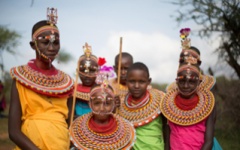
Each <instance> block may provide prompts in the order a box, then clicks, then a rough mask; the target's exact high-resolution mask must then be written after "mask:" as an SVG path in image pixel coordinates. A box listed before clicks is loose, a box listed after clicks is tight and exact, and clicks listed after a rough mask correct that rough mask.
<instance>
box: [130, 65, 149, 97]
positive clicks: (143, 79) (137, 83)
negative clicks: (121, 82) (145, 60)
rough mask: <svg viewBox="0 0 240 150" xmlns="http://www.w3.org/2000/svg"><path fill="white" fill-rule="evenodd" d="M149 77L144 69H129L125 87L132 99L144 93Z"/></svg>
mask: <svg viewBox="0 0 240 150" xmlns="http://www.w3.org/2000/svg"><path fill="white" fill-rule="evenodd" d="M150 83H151V79H150V78H149V77H148V75H147V72H145V71H144V70H131V72H129V73H128V76H127V87H128V90H129V92H130V93H131V95H132V97H133V98H134V99H140V98H142V97H143V96H144V94H145V93H146V90H147V87H148V85H149V84H150Z"/></svg>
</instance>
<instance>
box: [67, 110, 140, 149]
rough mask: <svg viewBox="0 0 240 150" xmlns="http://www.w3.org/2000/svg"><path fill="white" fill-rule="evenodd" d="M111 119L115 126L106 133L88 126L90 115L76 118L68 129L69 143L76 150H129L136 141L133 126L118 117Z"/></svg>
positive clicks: (114, 116)
mask: <svg viewBox="0 0 240 150" xmlns="http://www.w3.org/2000/svg"><path fill="white" fill-rule="evenodd" d="M112 117H113V119H114V120H113V121H115V122H113V123H114V124H115V126H113V125H112V126H111V125H110V126H109V128H110V129H107V130H106V133H105V132H103V131H104V130H102V131H101V132H100V131H97V129H98V128H97V127H96V126H95V127H94V128H93V125H90V124H91V122H92V120H91V119H92V113H89V114H86V115H83V116H81V117H78V118H77V119H76V120H75V121H74V122H73V124H72V125H71V127H70V139H71V141H72V142H73V143H74V145H75V146H76V147H77V148H78V149H130V148H131V147H132V146H133V143H134V141H135V139H136V135H135V129H134V127H133V125H131V124H130V123H129V122H127V121H126V120H124V119H123V118H121V117H119V116H118V115H113V116H112ZM99 128H100V127H99ZM98 130H99V129H98Z"/></svg>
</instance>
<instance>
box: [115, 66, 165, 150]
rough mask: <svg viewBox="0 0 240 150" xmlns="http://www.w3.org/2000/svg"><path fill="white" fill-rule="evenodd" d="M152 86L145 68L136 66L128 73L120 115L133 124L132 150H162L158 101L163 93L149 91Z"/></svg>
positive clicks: (161, 128)
mask: <svg viewBox="0 0 240 150" xmlns="http://www.w3.org/2000/svg"><path fill="white" fill-rule="evenodd" d="M150 83H151V78H149V71H148V68H147V66H146V65H145V64H143V63H140V62H136V63H134V64H133V65H132V66H130V68H129V69H128V71H127V86H128V89H129V93H128V94H127V95H126V97H125V100H124V103H122V105H121V106H120V108H119V112H118V113H119V115H120V116H122V117H123V118H125V119H127V120H129V121H130V122H131V123H133V124H134V127H135V128H136V133H137V140H136V143H135V144H134V147H133V149H134V150H140V149H141V150H142V149H156V150H163V149H164V140H163V120H162V115H160V101H161V100H162V98H163V97H164V93H163V92H161V91H159V90H157V89H150V90H148V89H147V87H148V85H149V84H150Z"/></svg>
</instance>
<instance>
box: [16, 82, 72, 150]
mask: <svg viewBox="0 0 240 150" xmlns="http://www.w3.org/2000/svg"><path fill="white" fill-rule="evenodd" d="M16 87H17V89H18V93H19V99H20V103H21V107H22V118H21V119H22V132H23V133H24V134H25V135H26V136H27V137H28V138H29V139H30V140H31V141H32V142H33V143H34V144H35V145H37V146H38V147H39V148H40V149H41V150H67V149H69V133H68V126H67V123H66V119H67V116H68V107H67V98H49V97H47V96H44V95H40V94H38V93H35V92H33V91H32V90H30V89H28V88H26V87H24V86H23V85H21V84H20V83H19V82H16ZM15 150H19V148H18V147H16V148H15Z"/></svg>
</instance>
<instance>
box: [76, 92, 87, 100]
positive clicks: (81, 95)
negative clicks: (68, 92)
mask: <svg viewBox="0 0 240 150" xmlns="http://www.w3.org/2000/svg"><path fill="white" fill-rule="evenodd" d="M76 97H77V98H79V99H81V100H85V101H89V100H90V94H89V93H84V92H79V91H77V92H76Z"/></svg>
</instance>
